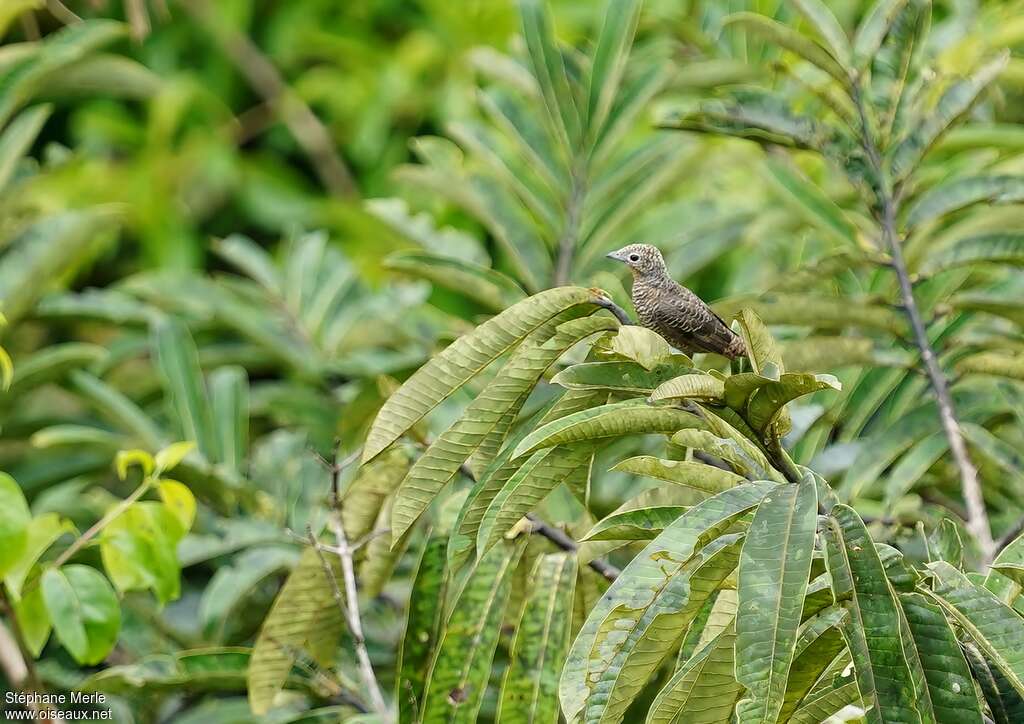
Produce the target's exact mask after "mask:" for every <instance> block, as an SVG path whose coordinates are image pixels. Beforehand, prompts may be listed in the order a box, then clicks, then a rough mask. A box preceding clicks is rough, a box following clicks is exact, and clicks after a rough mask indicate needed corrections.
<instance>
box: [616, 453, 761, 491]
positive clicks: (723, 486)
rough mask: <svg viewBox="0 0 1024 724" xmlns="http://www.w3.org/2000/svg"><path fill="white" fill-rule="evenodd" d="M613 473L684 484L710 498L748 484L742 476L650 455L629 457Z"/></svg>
mask: <svg viewBox="0 0 1024 724" xmlns="http://www.w3.org/2000/svg"><path fill="white" fill-rule="evenodd" d="M612 470H615V471H618V472H623V473H631V474H633V475H644V476H646V477H648V478H654V479H656V480H662V481H665V482H667V483H673V484H675V485H684V486H686V487H687V488H692V489H694V490H699V491H701V492H703V493H707V494H709V495H717V494H718V493H721V492H723V491H725V490H728V489H729V488H734V487H736V486H737V485H739V484H740V483H743V482H745V479H744V478H743V476H741V475H736V474H735V473H731V472H729V471H728V470H722V469H721V468H716V467H712V466H711V465H706V464H704V463H697V462H690V461H688V460H664V459H661V458H656V457H651V456H649V455H640V456H637V457H632V458H627V459H626V460H623V461H621V462H619V463H617V464H616V465H615V467H613V468H612Z"/></svg>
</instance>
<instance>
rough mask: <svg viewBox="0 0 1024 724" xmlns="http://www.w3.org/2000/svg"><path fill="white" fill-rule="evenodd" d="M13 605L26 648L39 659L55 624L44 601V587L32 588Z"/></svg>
mask: <svg viewBox="0 0 1024 724" xmlns="http://www.w3.org/2000/svg"><path fill="white" fill-rule="evenodd" d="M11 605H12V606H14V615H15V616H17V617H18V627H19V628H20V629H21V635H22V636H23V637H24V639H25V646H26V647H27V648H28V650H29V652H30V653H31V654H32V655H33V656H35V657H36V658H39V654H40V653H42V651H43V647H44V646H46V642H47V641H48V640H49V639H50V632H51V631H52V630H53V622H52V621H50V614H49V613H47V611H46V601H44V600H43V587H42V586H41V585H37V586H31V587H30V588H29V589H28V590H26V591H25V595H24V596H22V597H21V598H19V599H18V600H16V601H13V602H12V604H11Z"/></svg>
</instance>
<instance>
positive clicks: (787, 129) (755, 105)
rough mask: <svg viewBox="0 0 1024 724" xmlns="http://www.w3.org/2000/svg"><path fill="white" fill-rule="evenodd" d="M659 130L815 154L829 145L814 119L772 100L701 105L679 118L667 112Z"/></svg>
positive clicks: (825, 135) (826, 136)
mask: <svg viewBox="0 0 1024 724" xmlns="http://www.w3.org/2000/svg"><path fill="white" fill-rule="evenodd" d="M658 126H659V127H660V128H668V129H677V130H681V131H696V132H698V133H711V134H715V135H724V136H734V137H736V138H744V139H747V140H749V141H754V142H756V143H761V144H764V145H768V146H787V147H790V148H799V149H810V150H815V151H821V150H822V149H823V148H825V147H826V146H827V144H828V142H829V138H828V135H827V133H826V131H825V130H823V129H822V128H821V127H820V126H819V125H818V124H817V123H816V122H815V121H814V120H813V119H811V118H808V117H806V116H802V115H797V114H796V113H794V112H793V111H792V109H790V108H789V106H788V103H786V102H785V101H783V100H780V99H778V98H776V97H773V96H772V97H755V98H751V99H745V100H744V101H743V102H735V101H730V102H728V103H725V102H722V101H718V100H715V101H704V102H701V103H699V104H698V105H697V107H696V108H695V109H688V110H687V111H686V112H685V113H683V114H681V115H680V114H679V113H673V112H669V113H668V114H666V115H664V116H663V117H661V118H659V119H658Z"/></svg>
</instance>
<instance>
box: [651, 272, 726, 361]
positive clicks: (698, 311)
mask: <svg viewBox="0 0 1024 724" xmlns="http://www.w3.org/2000/svg"><path fill="white" fill-rule="evenodd" d="M673 291H674V292H675V293H673V294H666V295H661V297H660V298H659V300H658V315H659V316H660V317H661V318H662V319H664V320H665V322H666V323H667V325H668V326H669V327H671V328H673V329H676V330H678V331H679V333H680V334H682V335H685V336H686V341H687V342H688V343H689V344H690V345H692V346H693V347H696V348H698V349H700V350H702V351H705V352H717V353H718V354H722V353H723V352H724V351H725V350H727V349H728V348H729V346H730V345H731V344H733V341H734V340H735V339H736V333H735V332H733V331H732V330H731V329H729V325H727V324H726V323H725V320H724V319H722V318H721V317H719V316H718V315H717V314H715V312H714V311H713V310H712V309H711V307H709V306H708V305H707V304H705V303H704V300H702V299H701V298H700V297H698V296H697V295H696V294H694V293H693V292H691V291H690V290H689V289H687V288H686V287H684V286H683V285H682V284H679V285H678V289H675V290H673Z"/></svg>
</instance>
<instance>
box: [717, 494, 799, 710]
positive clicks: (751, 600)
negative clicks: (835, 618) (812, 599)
mask: <svg viewBox="0 0 1024 724" xmlns="http://www.w3.org/2000/svg"><path fill="white" fill-rule="evenodd" d="M817 513H818V496H817V492H816V490H815V481H814V478H813V477H811V476H807V477H805V478H804V480H803V481H801V482H800V483H799V484H796V485H792V484H790V485H783V486H780V487H778V488H776V489H775V490H773V491H772V492H771V493H770V494H769V495H767V496H765V499H764V500H763V501H761V504H760V505H759V506H758V508H757V512H756V513H755V514H754V520H753V522H752V523H751V524H750V530H749V531H748V533H747V540H746V542H745V543H744V544H743V554H742V555H741V557H740V569H739V571H740V572H739V584H738V590H739V608H738V610H737V615H736V649H737V652H738V653H737V658H736V679H737V680H738V681H739V682H740V683H741V684H743V686H745V687H746V689H747V694H746V697H745V698H744V699H743V700H742V701H741V702H740V703H739V705H738V706H737V710H736V712H737V716H738V719H739V721H740V722H774V721H775V720H776V719H777V717H778V715H779V712H780V711H781V710H782V703H783V699H784V697H785V693H786V681H787V679H788V677H789V669H790V666H791V665H792V662H793V655H794V651H795V647H796V639H797V629H798V628H799V626H800V615H801V612H802V610H803V605H804V593H805V591H806V590H807V578H808V576H809V575H810V571H811V554H812V553H813V550H814V534H815V530H816V528H817Z"/></svg>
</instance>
